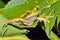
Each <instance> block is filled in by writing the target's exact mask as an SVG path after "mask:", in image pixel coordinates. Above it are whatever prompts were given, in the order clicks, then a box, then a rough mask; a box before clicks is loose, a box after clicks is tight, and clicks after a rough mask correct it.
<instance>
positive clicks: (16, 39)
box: [0, 35, 30, 40]
mask: <svg viewBox="0 0 60 40" xmlns="http://www.w3.org/2000/svg"><path fill="white" fill-rule="evenodd" d="M0 40H30V39H28V38H27V37H26V36H25V35H20V36H11V37H3V38H1V37H0Z"/></svg>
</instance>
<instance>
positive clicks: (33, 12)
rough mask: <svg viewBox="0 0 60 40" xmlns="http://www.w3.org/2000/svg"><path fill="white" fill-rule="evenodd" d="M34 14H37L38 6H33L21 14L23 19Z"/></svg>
mask: <svg viewBox="0 0 60 40" xmlns="http://www.w3.org/2000/svg"><path fill="white" fill-rule="evenodd" d="M35 15H38V8H37V7H35V8H34V9H33V10H29V11H27V12H26V13H25V14H24V15H23V17H22V18H23V19H24V18H29V17H32V16H35Z"/></svg>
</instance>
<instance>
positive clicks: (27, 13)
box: [22, 11, 32, 19]
mask: <svg viewBox="0 0 60 40" xmlns="http://www.w3.org/2000/svg"><path fill="white" fill-rule="evenodd" d="M31 13H32V12H31V11H27V12H26V14H25V15H24V16H23V17H22V18H23V19H24V18H25V17H27V16H29V15H30V14H31Z"/></svg>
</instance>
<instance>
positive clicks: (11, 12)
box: [0, 0, 36, 19]
mask: <svg viewBox="0 0 60 40" xmlns="http://www.w3.org/2000/svg"><path fill="white" fill-rule="evenodd" d="M17 1H18V0H17ZM15 2H16V1H15ZM17 4H18V3H17ZM17 4H16V5H14V4H12V5H14V7H13V6H12V7H11V8H10V6H11V5H10V6H9V7H6V8H3V9H1V10H0V13H1V14H2V15H3V16H5V17H6V18H7V19H13V18H18V17H21V16H22V15H24V14H25V12H26V11H29V10H32V9H33V8H34V7H35V6H36V3H35V2H34V1H33V0H32V1H30V0H29V1H28V3H27V2H26V3H24V4H22V5H21V4H20V5H17Z"/></svg>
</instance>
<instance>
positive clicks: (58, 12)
mask: <svg viewBox="0 0 60 40" xmlns="http://www.w3.org/2000/svg"><path fill="white" fill-rule="evenodd" d="M58 5H59V6H58ZM52 8H54V10H55V16H56V17H57V28H56V29H57V31H58V32H59V33H60V25H59V22H60V0H59V1H57V2H56V3H55V4H53V5H52ZM54 27H56V26H54Z"/></svg>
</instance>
